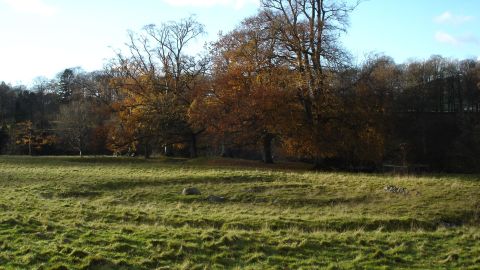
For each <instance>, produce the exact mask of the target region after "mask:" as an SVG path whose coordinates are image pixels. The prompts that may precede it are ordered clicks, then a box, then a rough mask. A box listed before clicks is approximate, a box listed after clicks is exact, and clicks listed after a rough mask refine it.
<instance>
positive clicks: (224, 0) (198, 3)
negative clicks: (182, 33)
mask: <svg viewBox="0 0 480 270" xmlns="http://www.w3.org/2000/svg"><path fill="white" fill-rule="evenodd" d="M163 1H164V2H165V3H167V4H168V5H171V6H176V7H187V6H192V7H213V6H225V7H232V8H235V9H242V8H243V7H245V6H246V5H252V4H254V5H258V4H259V2H260V1H259V0H163Z"/></svg>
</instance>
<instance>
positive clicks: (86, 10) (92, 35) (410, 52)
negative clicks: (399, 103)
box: [0, 0, 480, 84]
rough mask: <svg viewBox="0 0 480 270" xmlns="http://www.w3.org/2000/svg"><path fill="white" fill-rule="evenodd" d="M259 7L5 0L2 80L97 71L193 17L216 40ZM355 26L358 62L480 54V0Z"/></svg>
mask: <svg viewBox="0 0 480 270" xmlns="http://www.w3.org/2000/svg"><path fill="white" fill-rule="evenodd" d="M257 8H258V0H136V1H134V0H81V1H80V0H79V1H74V0H0V35H1V38H0V81H2V80H3V81H6V82H8V83H11V84H22V83H23V84H30V83H31V82H32V80H33V79H34V78H35V77H37V76H45V77H48V78H51V77H53V76H54V75H55V74H56V73H58V72H60V71H62V70H63V69H64V68H67V67H75V66H81V67H83V68H84V69H85V70H87V71H91V70H96V69H100V68H102V66H103V64H104V63H105V62H106V61H107V59H109V58H110V57H112V56H113V49H112V48H120V47H121V46H122V44H123V43H124V42H126V41H127V34H126V33H127V30H129V29H130V30H139V29H140V28H141V27H142V26H144V25H146V24H151V23H154V24H160V23H161V22H165V21H169V20H177V19H180V18H184V17H187V16H189V15H191V14H196V15H197V18H198V20H199V21H200V22H202V23H204V24H205V25H206V29H207V31H208V35H207V36H206V37H205V39H209V40H213V39H215V37H216V34H217V33H218V31H224V32H226V31H229V30H231V29H232V28H233V27H235V25H237V24H238V23H239V22H240V21H241V20H242V18H245V17H247V16H249V15H253V14H255V12H256V10H257ZM350 22H351V26H350V28H349V31H348V33H347V34H346V35H345V36H344V37H343V42H344V46H345V47H346V48H347V49H348V50H349V51H351V52H352V54H353V55H354V56H355V57H356V58H357V59H358V61H361V60H362V59H364V57H365V56H366V55H368V54H369V53H371V52H375V53H384V54H386V55H390V56H392V57H393V58H394V59H395V60H396V61H397V62H399V63H401V62H404V61H407V60H408V59H410V58H415V59H425V58H428V57H429V56H430V55H432V54H440V55H443V56H446V57H453V58H460V59H463V58H475V59H476V58H478V57H479V56H480V1H478V0H369V1H365V2H364V3H362V4H361V5H360V6H359V7H358V8H357V10H355V11H354V13H353V14H352V16H351V19H350ZM203 42H204V41H202V42H201V43H203ZM198 46H199V45H198Z"/></svg>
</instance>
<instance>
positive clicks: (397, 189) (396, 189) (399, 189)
mask: <svg viewBox="0 0 480 270" xmlns="http://www.w3.org/2000/svg"><path fill="white" fill-rule="evenodd" d="M384 190H385V191H386V192H390V193H397V194H405V195H406V194H408V190H407V189H406V188H404V187H396V186H391V185H390V186H386V187H385V188H384Z"/></svg>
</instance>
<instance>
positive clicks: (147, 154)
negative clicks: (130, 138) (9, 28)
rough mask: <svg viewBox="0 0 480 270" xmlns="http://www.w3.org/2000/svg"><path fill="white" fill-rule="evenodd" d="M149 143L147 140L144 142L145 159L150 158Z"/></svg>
mask: <svg viewBox="0 0 480 270" xmlns="http://www.w3.org/2000/svg"><path fill="white" fill-rule="evenodd" d="M149 146H150V145H149V143H148V141H145V143H144V144H143V156H144V157H145V159H149V158H150V147H149Z"/></svg>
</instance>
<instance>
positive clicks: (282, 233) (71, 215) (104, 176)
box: [0, 156, 480, 269]
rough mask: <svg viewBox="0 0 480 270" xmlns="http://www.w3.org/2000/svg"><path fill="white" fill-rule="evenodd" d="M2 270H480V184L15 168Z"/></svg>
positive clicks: (455, 179)
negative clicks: (192, 189)
mask: <svg viewBox="0 0 480 270" xmlns="http://www.w3.org/2000/svg"><path fill="white" fill-rule="evenodd" d="M186 187H196V188H198V189H199V190H200V191H201V193H202V194H201V195H189V196H187V195H182V190H183V189H184V188H186ZM386 187H389V188H387V189H386ZM210 195H215V196H219V197H224V200H223V201H220V200H219V201H216V200H211V199H209V198H211V197H209V196H210ZM0 269H480V177H479V176H477V175H440V174H438V175H433V174H432V175H417V176H415V175H410V176H398V175H385V174H351V173H341V172H335V173H334V172H313V171H309V170H307V169H306V168H304V166H300V165H295V164H293V165H292V164H277V165H272V166H266V165H265V166H264V165H261V164H260V163H258V162H246V161H245V162H244V161H238V162H233V161H229V160H222V159H196V160H186V159H152V160H143V159H137V158H113V157H98V158H95V157H84V158H78V157H15V156H3V157H0Z"/></svg>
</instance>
